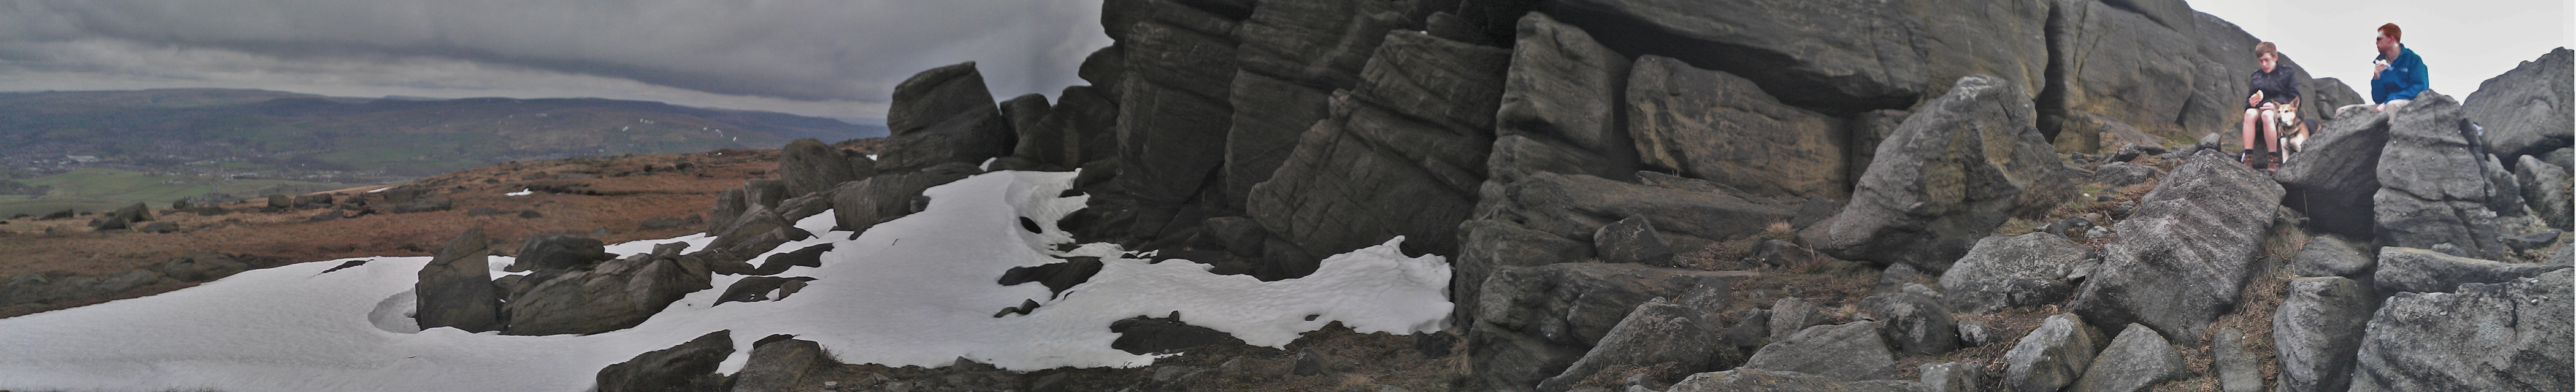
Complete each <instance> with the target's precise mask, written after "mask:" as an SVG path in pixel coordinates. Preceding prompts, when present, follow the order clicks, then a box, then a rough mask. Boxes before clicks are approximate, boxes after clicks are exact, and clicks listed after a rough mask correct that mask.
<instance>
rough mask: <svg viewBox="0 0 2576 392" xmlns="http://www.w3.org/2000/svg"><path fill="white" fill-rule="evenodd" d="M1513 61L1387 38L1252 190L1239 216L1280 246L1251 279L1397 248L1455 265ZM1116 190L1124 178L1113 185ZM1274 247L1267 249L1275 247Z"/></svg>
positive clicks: (1477, 49)
mask: <svg viewBox="0 0 2576 392" xmlns="http://www.w3.org/2000/svg"><path fill="white" fill-rule="evenodd" d="M1510 59H1511V52H1510V51H1507V50H1502V49H1496V48H1490V47H1482V46H1476V45H1469V44H1465V43H1460V42H1456V41H1450V40H1446V39H1441V38H1437V37H1432V36H1430V35H1427V34H1423V33H1421V32H1405V31H1398V32H1391V33H1388V34H1387V37H1386V42H1385V43H1384V44H1382V45H1379V46H1378V47H1377V54H1376V56H1374V57H1372V58H1371V59H1370V60H1369V65H1368V66H1367V68H1366V69H1364V70H1363V71H1362V72H1361V78H1362V82H1361V84H1360V85H1359V86H1358V87H1356V88H1355V89H1354V90H1351V91H1349V92H1347V94H1345V95H1341V96H1337V97H1335V98H1334V101H1333V104H1332V111H1333V114H1332V116H1331V117H1330V118H1327V119H1325V120H1324V121H1322V122H1319V123H1316V124H1315V127H1314V128H1313V129H1309V130H1307V131H1306V132H1305V134H1304V135H1303V136H1302V139H1301V140H1299V141H1298V142H1297V150H1296V152H1294V153H1291V154H1290V155H1289V157H1288V159H1287V160H1286V161H1285V162H1284V163H1282V164H1281V165H1280V166H1279V170H1278V171H1277V172H1274V173H1272V175H1271V179H1270V181H1267V182H1263V183H1261V184H1259V185H1254V186H1253V187H1252V190H1251V192H1252V193H1251V197H1250V199H1249V200H1247V204H1246V211H1245V212H1246V213H1247V214H1248V216H1250V217H1251V218H1252V219H1253V220H1254V221H1256V222H1260V223H1261V227H1262V228H1263V229H1265V230H1268V231H1269V232H1270V233H1271V235H1272V236H1271V238H1273V239H1278V240H1280V241H1276V242H1275V243H1274V244H1272V245H1264V250H1265V252H1266V253H1269V254H1270V256H1266V257H1265V259H1266V260H1265V265H1264V267H1265V268H1262V269H1261V271H1260V272H1259V273H1256V275H1262V276H1264V277H1266V278H1274V279H1275V278H1286V277H1298V276H1305V274H1307V273H1310V272H1313V270H1314V267H1315V262H1316V260H1318V257H1319V255H1330V254H1335V253H1341V252H1347V251H1350V250H1353V249H1359V248H1364V247H1369V246H1374V245H1377V244H1381V243H1385V242H1386V241H1387V239H1390V238H1394V237H1396V236H1403V237H1404V238H1405V241H1404V246H1405V247H1406V248H1407V249H1412V250H1414V251H1417V252H1428V253H1435V254H1455V253H1456V252H1457V249H1458V240H1459V236H1458V234H1457V228H1458V223H1459V222H1461V221H1464V220H1466V219H1467V217H1468V214H1469V212H1470V210H1471V209H1473V208H1474V207H1475V205H1476V199H1477V197H1478V193H1479V192H1478V187H1479V186H1480V185H1482V184H1483V183H1484V182H1485V177H1484V168H1485V157H1486V154H1487V149H1488V148H1490V147H1491V146H1493V144H1494V138H1493V133H1492V129H1493V122H1494V115H1493V113H1494V111H1495V108H1496V107H1497V106H1498V105H1500V102H1499V98H1500V97H1501V95H1502V87H1503V73H1504V70H1505V68H1506V66H1507V65H1508V64H1509V61H1510ZM1121 178H1124V176H1121ZM1273 245H1277V246H1273Z"/></svg>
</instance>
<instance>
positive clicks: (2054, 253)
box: [1941, 233, 2092, 315]
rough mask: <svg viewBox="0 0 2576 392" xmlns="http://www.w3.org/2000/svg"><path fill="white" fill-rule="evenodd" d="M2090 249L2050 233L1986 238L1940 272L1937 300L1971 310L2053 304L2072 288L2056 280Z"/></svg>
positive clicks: (1952, 307) (1956, 309)
mask: <svg viewBox="0 0 2576 392" xmlns="http://www.w3.org/2000/svg"><path fill="white" fill-rule="evenodd" d="M2090 253H2092V251H2091V250H2088V249H2085V248H2084V246H2082V245H2076V244H2075V243H2074V242H2068V241H2067V240H2066V237H2061V236H2057V235H2055V234H2048V233H2030V234H2023V235H2017V236H2011V237H2003V236H1994V237H1986V238H1984V239H1980V240H1977V246H1976V247H1974V248H1970V249H1969V250H1968V254H1967V255H1966V256H1963V257H1960V258H1959V262H1958V263H1957V264H1953V265H1951V267H1950V273H1948V274H1944V275H1941V287H1942V288H1945V289H1949V291H1948V292H1945V293H1943V298H1942V299H1941V300H1942V303H1943V304H1946V305H1948V306H1949V310H1950V311H1953V312H1959V313H1966V314H1971V315H1979V314H1986V313H1993V312H1994V311H1997V310H2003V309H2004V308H2008V307H2016V306H2037V305H2042V304H2052V303H2057V301H2063V300H2065V299H2066V296H2067V295H2068V294H2072V293H2073V291H2074V290H2073V289H2074V286H2073V285H2069V284H2066V283H2064V282H2059V281H2058V279H2059V278H2062V277H2065V276H2067V275H2068V274H2071V273H2073V272H2075V271H2074V268H2075V265H2076V264H2077V263H2080V262H2082V261H2084V259H2085V257H2086V256H2087V255H2088V254H2090Z"/></svg>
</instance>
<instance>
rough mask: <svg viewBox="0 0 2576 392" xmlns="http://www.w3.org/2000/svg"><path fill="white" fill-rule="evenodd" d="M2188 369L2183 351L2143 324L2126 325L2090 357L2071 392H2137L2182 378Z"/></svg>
mask: <svg viewBox="0 0 2576 392" xmlns="http://www.w3.org/2000/svg"><path fill="white" fill-rule="evenodd" d="M2189 372H2190V369H2187V368H2184V367H2183V363H2182V352H2180V351H2175V350H2174V347H2173V344H2171V343H2166V342H2165V337H2164V336H2163V335H2157V334H2156V331H2155V330H2153V329H2148V328H2147V327H2146V326H2143V325H2137V324H2129V326H2128V328H2125V329H2122V330H2120V337H2117V338H2112V339H2111V345H2110V346H2106V347H2103V348H2102V353H2101V354H2100V355H2099V356H2095V357H2094V358H2093V366H2088V367H2085V368H2084V377H2083V378H2078V379H2075V385H2074V388H2073V389H2070V390H2072V391H2077V392H2137V391H2144V390H2147V387H2150V386H2155V385H2156V384H2157V383H2162V382H2165V381H2170V380H2178V379H2182V378H2183V376H2186V375H2188V373H2189Z"/></svg>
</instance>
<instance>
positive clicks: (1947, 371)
mask: <svg viewBox="0 0 2576 392" xmlns="http://www.w3.org/2000/svg"><path fill="white" fill-rule="evenodd" d="M1916 373H1919V374H1921V375H1922V378H1923V389H1924V390H1927V391H1931V392H1975V391H1977V390H1978V389H1977V365H1975V364H1970V363H1967V362H1942V363H1927V364H1923V366H1922V367H1920V368H1918V369H1917V371H1916Z"/></svg>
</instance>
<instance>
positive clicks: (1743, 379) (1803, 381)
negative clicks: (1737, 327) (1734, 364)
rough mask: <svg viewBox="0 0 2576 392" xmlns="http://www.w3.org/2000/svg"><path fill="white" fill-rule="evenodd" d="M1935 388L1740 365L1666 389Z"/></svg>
mask: <svg viewBox="0 0 2576 392" xmlns="http://www.w3.org/2000/svg"><path fill="white" fill-rule="evenodd" d="M1813 391H1834V392H1932V391H1934V389H1932V388H1931V387H1928V386H1924V385H1923V383H1921V382H1915V381H1904V380H1865V381H1852V380H1843V379H1837V378H1833V377H1826V376H1820V375H1814V374H1807V373H1799V372H1784V371H1769V370H1762V369H1746V368H1738V369H1735V370H1728V371H1723V372H1708V373H1700V374H1693V375H1690V377H1687V378H1683V379H1682V382H1679V383H1674V384H1673V387H1672V389H1667V390H1665V392H1813Z"/></svg>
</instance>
